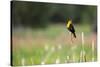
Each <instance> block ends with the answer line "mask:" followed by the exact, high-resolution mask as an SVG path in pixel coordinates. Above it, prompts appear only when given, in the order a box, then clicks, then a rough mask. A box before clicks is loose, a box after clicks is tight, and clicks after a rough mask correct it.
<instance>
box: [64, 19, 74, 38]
mask: <svg viewBox="0 0 100 67" xmlns="http://www.w3.org/2000/svg"><path fill="white" fill-rule="evenodd" d="M66 26H67V29H68V30H69V31H70V32H71V33H72V34H73V36H74V37H75V38H76V34H75V29H74V26H73V24H72V20H70V19H69V20H68V22H67V25H66Z"/></svg>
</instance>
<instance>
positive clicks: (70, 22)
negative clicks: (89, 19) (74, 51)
mask: <svg viewBox="0 0 100 67" xmlns="http://www.w3.org/2000/svg"><path fill="white" fill-rule="evenodd" d="M70 24H72V21H71V20H68V22H67V25H66V26H67V28H69V27H70Z"/></svg>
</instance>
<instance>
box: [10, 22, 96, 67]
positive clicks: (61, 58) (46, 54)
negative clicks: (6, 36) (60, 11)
mask: <svg viewBox="0 0 100 67" xmlns="http://www.w3.org/2000/svg"><path fill="white" fill-rule="evenodd" d="M75 29H76V35H77V38H76V39H75V38H73V42H72V41H71V35H70V33H69V31H68V30H67V29H66V26H64V25H63V24H58V25H56V24H55V25H49V26H48V27H47V28H45V29H31V28H17V29H14V30H13V31H12V33H13V34H12V47H13V49H12V63H13V65H14V66H17V65H22V62H23V63H24V65H37V64H41V63H42V62H43V61H44V62H45V64H55V63H56V60H58V63H77V62H80V59H82V58H80V52H81V51H82V41H81V33H82V32H84V36H85V37H84V38H85V39H84V40H85V44H84V51H85V59H86V61H84V60H83V62H91V61H92V57H94V61H96V60H97V49H96V40H95V38H94V37H93V35H94V34H93V32H92V30H91V26H89V25H75ZM92 39H94V42H95V45H94V46H95V47H94V52H92V47H91V46H92V43H91V42H92ZM93 53H94V56H93ZM68 57H69V58H68ZM73 58H74V60H73ZM23 59H24V61H22V60H23Z"/></svg>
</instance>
